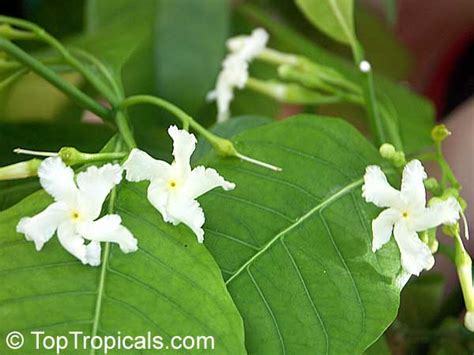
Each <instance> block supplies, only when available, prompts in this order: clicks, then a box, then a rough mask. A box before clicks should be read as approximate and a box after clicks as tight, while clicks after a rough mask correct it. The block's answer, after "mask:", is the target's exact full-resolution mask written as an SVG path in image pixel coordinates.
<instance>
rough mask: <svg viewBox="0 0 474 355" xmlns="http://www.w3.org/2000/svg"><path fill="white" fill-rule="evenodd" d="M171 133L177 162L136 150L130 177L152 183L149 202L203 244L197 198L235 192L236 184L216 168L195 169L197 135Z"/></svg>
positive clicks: (127, 164) (129, 162) (171, 130)
mask: <svg viewBox="0 0 474 355" xmlns="http://www.w3.org/2000/svg"><path fill="white" fill-rule="evenodd" d="M168 133H169V135H170V136H171V138H172V139H173V156H174V159H175V160H174V162H173V163H172V164H168V163H167V162H165V161H162V160H155V159H153V158H152V157H151V156H149V155H148V154H147V153H145V152H143V151H141V150H139V149H133V150H132V152H131V153H130V156H129V158H128V159H127V161H126V162H125V164H124V169H125V170H126V172H127V175H126V178H127V180H129V181H134V182H138V181H143V180H148V181H150V182H151V183H150V186H149V187H148V200H150V202H151V204H152V205H153V206H154V207H155V208H156V209H157V210H158V211H159V212H160V213H161V215H162V216H163V220H164V221H165V222H169V223H173V224H174V225H177V224H179V223H184V224H185V225H187V226H188V227H189V228H191V230H192V231H193V232H194V233H195V234H196V236H197V239H198V241H199V243H202V242H203V240H204V231H203V230H202V226H203V224H204V221H205V218H204V212H203V210H202V208H201V206H200V205H199V203H198V202H197V201H196V198H198V197H199V196H201V195H203V194H205V193H206V192H208V191H210V190H212V189H214V188H216V187H219V186H220V187H222V188H223V189H224V190H232V189H233V188H234V187H235V185H234V184H233V183H230V182H227V181H225V180H224V178H222V177H221V176H220V175H219V174H218V173H217V172H216V171H215V170H214V169H206V168H205V167H203V166H198V167H197V168H195V169H193V170H192V169H191V165H190V158H191V155H192V153H193V152H194V149H195V147H196V138H195V137H194V135H193V134H190V133H188V132H186V131H184V130H179V129H178V128H177V127H176V126H171V127H170V128H169V129H168Z"/></svg>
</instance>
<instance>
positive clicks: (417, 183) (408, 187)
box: [400, 160, 427, 209]
mask: <svg viewBox="0 0 474 355" xmlns="http://www.w3.org/2000/svg"><path fill="white" fill-rule="evenodd" d="M426 178H427V175H426V172H425V169H424V168H423V165H421V163H420V161H419V160H412V161H410V162H409V163H408V164H407V165H406V166H405V168H404V169H403V176H402V186H401V189H400V191H401V196H402V198H403V199H405V200H406V201H410V203H411V205H412V207H413V208H416V209H420V208H424V207H425V204H426V193H425V185H424V184H423V180H425V179H426Z"/></svg>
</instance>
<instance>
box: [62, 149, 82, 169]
mask: <svg viewBox="0 0 474 355" xmlns="http://www.w3.org/2000/svg"><path fill="white" fill-rule="evenodd" d="M83 155H84V154H83V153H81V152H80V151H78V150H77V149H76V148H73V147H64V148H61V149H60V150H59V153H58V156H59V157H60V158H61V159H62V161H63V162H64V163H66V165H74V164H78V163H81V162H83V161H84V160H86V159H84V157H83Z"/></svg>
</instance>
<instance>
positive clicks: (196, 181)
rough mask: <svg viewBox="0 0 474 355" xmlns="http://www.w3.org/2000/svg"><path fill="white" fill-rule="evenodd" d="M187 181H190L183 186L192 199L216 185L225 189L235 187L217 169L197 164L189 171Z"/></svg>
mask: <svg viewBox="0 0 474 355" xmlns="http://www.w3.org/2000/svg"><path fill="white" fill-rule="evenodd" d="M189 182H191V183H188V184H186V185H185V186H184V191H185V193H186V195H187V196H189V197H190V198H192V199H195V198H198V197H199V196H201V195H203V194H205V193H206V192H208V191H211V190H212V189H215V188H216V187H222V188H223V189H224V190H226V191H229V190H233V189H234V188H235V184H234V183H231V182H228V181H226V180H225V179H224V178H223V177H222V176H220V175H219V174H218V173H217V171H215V170H214V169H210V168H205V167H203V166H198V167H196V168H195V169H194V170H193V171H192V172H191V175H190V177H189Z"/></svg>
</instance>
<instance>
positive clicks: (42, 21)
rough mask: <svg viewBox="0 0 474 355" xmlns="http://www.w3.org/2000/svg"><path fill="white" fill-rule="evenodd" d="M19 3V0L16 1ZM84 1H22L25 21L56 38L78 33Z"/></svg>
mask: <svg viewBox="0 0 474 355" xmlns="http://www.w3.org/2000/svg"><path fill="white" fill-rule="evenodd" d="M17 1H21V0H17ZM84 2H85V0H67V1H64V0H22V3H23V4H22V5H23V6H22V8H23V9H24V14H25V17H26V19H27V20H29V21H31V22H35V23H36V24H38V25H40V26H41V27H43V28H44V29H45V30H46V31H48V32H49V33H51V34H52V35H53V36H55V37H58V38H65V37H67V36H71V35H73V34H76V33H78V32H80V31H81V30H82V28H83V20H84V18H83V16H80V14H81V12H82V9H83V7H84Z"/></svg>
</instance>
